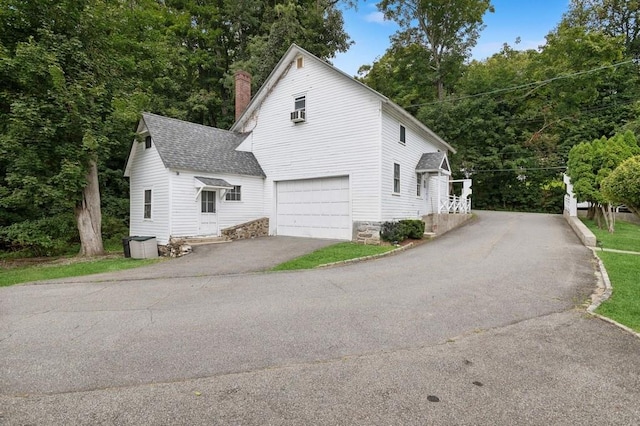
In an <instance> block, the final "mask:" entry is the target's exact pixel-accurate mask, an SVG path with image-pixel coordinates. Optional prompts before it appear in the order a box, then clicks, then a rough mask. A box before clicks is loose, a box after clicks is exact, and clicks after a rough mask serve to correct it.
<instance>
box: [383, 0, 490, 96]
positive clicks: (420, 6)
mask: <svg viewBox="0 0 640 426" xmlns="http://www.w3.org/2000/svg"><path fill="white" fill-rule="evenodd" d="M378 8H379V9H380V11H382V12H383V13H384V14H385V16H386V17H387V18H388V19H391V20H393V21H395V22H397V23H398V25H400V28H401V29H400V32H401V33H402V34H401V37H404V38H406V39H407V40H410V41H411V42H414V43H418V44H421V45H423V46H425V47H426V48H427V49H428V50H429V52H430V53H431V61H432V67H433V69H434V71H435V73H436V80H435V85H436V88H437V92H438V99H441V100H442V99H444V96H445V87H444V80H445V75H444V72H443V71H444V67H445V64H446V63H447V62H453V63H456V62H462V61H463V60H464V59H466V58H468V57H469V56H470V54H471V48H472V47H473V46H475V45H476V42H477V39H478V36H479V35H480V31H481V30H482V29H483V28H484V26H483V17H484V14H485V13H486V12H487V11H489V12H493V11H494V8H493V6H492V5H491V2H490V0H382V1H381V2H380V3H378Z"/></svg>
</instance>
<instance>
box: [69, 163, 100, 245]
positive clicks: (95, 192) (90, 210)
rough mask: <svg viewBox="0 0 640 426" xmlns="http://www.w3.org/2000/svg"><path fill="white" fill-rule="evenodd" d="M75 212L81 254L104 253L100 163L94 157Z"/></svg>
mask: <svg viewBox="0 0 640 426" xmlns="http://www.w3.org/2000/svg"><path fill="white" fill-rule="evenodd" d="M75 214H76V222H77V225H78V231H79V232H80V253H79V254H80V256H97V255H100V254H104V246H103V245H102V212H101V210H100V186H99V185H98V164H97V162H96V160H94V159H92V160H90V161H89V170H88V171H87V186H85V187H84V189H83V190H82V201H80V202H79V203H78V204H77V205H76V208H75Z"/></svg>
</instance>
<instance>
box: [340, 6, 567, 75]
mask: <svg viewBox="0 0 640 426" xmlns="http://www.w3.org/2000/svg"><path fill="white" fill-rule="evenodd" d="M376 3H377V2H376V1H375V0H367V1H363V0H360V5H359V6H358V10H357V11H355V10H353V9H348V10H346V11H345V12H344V19H345V30H346V31H347V33H348V34H349V35H350V36H351V39H352V40H353V41H355V44H354V45H352V46H351V48H350V49H349V51H347V52H346V53H340V54H338V55H337V56H336V58H334V59H333V61H332V62H333V64H334V65H335V66H336V67H338V68H339V69H341V70H342V71H344V72H346V73H347V74H349V75H356V74H357V72H358V68H359V67H360V66H361V65H364V64H372V63H373V61H375V60H376V58H378V57H380V56H382V55H383V54H384V52H385V51H386V50H387V48H388V47H389V36H390V35H392V34H393V33H395V32H396V30H397V28H398V27H397V26H396V25H395V24H394V23H393V22H389V21H385V20H384V19H383V17H382V14H381V13H380V12H378V9H377V8H376ZM492 4H493V6H494V8H495V12H494V13H489V14H487V15H485V18H484V23H485V24H486V28H485V29H484V31H482V33H481V34H480V38H479V39H478V44H477V46H476V47H475V49H474V50H473V58H474V59H484V58H487V57H489V56H491V55H492V54H494V53H497V52H498V51H500V49H501V48H502V45H503V43H509V45H511V46H512V47H513V48H516V49H531V48H537V47H538V46H540V45H542V44H544V42H545V38H544V37H545V36H546V35H547V34H548V33H549V31H551V30H552V29H553V28H555V27H556V25H557V24H558V23H559V22H560V19H561V18H562V14H563V13H565V12H566V11H567V7H568V5H569V0H492ZM517 37H520V39H521V42H520V44H519V45H515V40H516V38H517Z"/></svg>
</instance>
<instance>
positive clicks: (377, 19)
mask: <svg viewBox="0 0 640 426" xmlns="http://www.w3.org/2000/svg"><path fill="white" fill-rule="evenodd" d="M364 20H365V21H367V22H373V23H376V24H388V23H389V22H390V21H388V20H386V19H385V18H384V13H382V12H380V11H377V12H371V13H369V14H367V15H365V17H364Z"/></svg>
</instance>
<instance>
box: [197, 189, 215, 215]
mask: <svg viewBox="0 0 640 426" xmlns="http://www.w3.org/2000/svg"><path fill="white" fill-rule="evenodd" d="M200 199H201V205H202V208H201V210H200V211H201V212H202V213H215V212H216V191H202V192H201V193H200Z"/></svg>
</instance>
